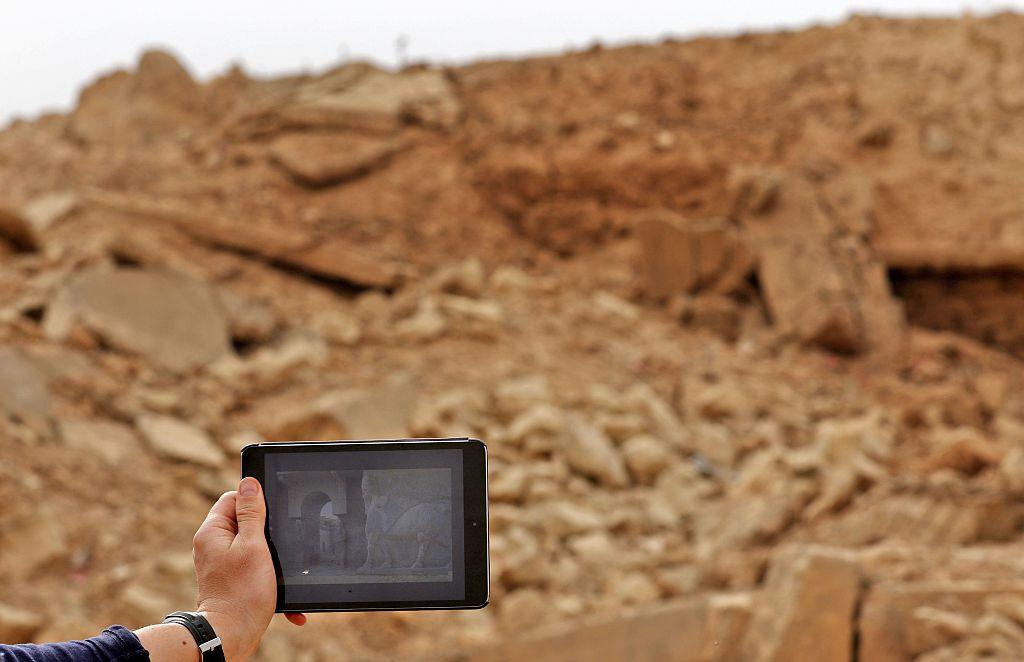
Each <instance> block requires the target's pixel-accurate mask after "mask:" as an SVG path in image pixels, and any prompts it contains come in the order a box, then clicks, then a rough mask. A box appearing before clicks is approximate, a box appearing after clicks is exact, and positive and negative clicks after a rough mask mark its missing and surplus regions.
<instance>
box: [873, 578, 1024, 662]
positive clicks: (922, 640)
mask: <svg viewBox="0 0 1024 662" xmlns="http://www.w3.org/2000/svg"><path fill="white" fill-rule="evenodd" d="M995 598H1007V599H1017V600H1020V599H1024V583H1022V582H1021V581H1019V580H1016V581H1013V580H1001V581H984V580H964V581H942V580H932V581H919V582H907V583H901V582H894V581H891V582H882V583H879V584H876V585H874V586H872V587H871V589H870V590H869V591H868V592H867V594H866V596H865V598H864V604H863V606H862V609H861V614H862V615H861V619H860V642H861V646H860V655H861V659H863V660H872V661H874V662H897V661H900V662H902V661H903V660H907V659H914V658H916V657H917V656H918V655H921V654H923V653H925V652H927V651H929V650H932V649H934V648H936V647H937V646H941V645H943V644H944V643H948V642H949V640H950V632H949V630H948V628H949V626H948V625H946V626H944V627H943V628H940V629H937V628H936V627H935V623H934V622H933V621H930V620H929V619H921V618H920V615H921V612H920V611H919V610H920V609H921V608H922V607H928V608H932V609H941V610H942V611H943V612H947V613H949V614H954V617H953V619H954V620H955V621H959V620H960V618H963V617H966V618H968V619H973V618H975V617H978V616H981V615H982V613H983V612H984V609H985V605H986V602H988V601H991V600H993V599H995ZM956 615H959V617H958V616H956ZM947 620H948V619H947ZM954 629H955V628H954Z"/></svg>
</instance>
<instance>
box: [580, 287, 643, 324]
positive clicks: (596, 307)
mask: <svg viewBox="0 0 1024 662" xmlns="http://www.w3.org/2000/svg"><path fill="white" fill-rule="evenodd" d="M591 305H592V308H593V311H594V313H596V315H595V317H596V318H597V319H600V320H605V321H608V322H613V323H614V322H618V323H620V324H634V323H636V321H637V320H638V319H640V309H639V308H637V307H636V306H635V305H633V304H631V303H629V302H628V301H624V300H623V299H620V298H619V297H617V296H615V295H614V294H612V293H611V292H603V291H602V292H598V293H597V294H595V295H594V297H593V299H591Z"/></svg>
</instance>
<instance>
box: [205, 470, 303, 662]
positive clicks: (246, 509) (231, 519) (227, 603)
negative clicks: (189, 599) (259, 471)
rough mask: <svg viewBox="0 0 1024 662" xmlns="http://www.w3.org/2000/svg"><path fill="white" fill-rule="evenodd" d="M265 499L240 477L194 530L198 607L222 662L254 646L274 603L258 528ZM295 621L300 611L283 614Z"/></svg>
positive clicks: (246, 653)
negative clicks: (235, 488) (215, 638)
mask: <svg viewBox="0 0 1024 662" xmlns="http://www.w3.org/2000/svg"><path fill="white" fill-rule="evenodd" d="M266 517H267V507H266V502H265V501H264V499H263V491H262V488H261V487H260V484H259V481H257V480H256V479H255V478H245V479H243V480H242V482H241V483H239V485H238V491H237V492H226V493H224V494H223V495H222V496H221V497H220V499H218V500H217V503H215V504H214V505H213V508H211V509H210V514H209V515H207V516H206V520H205V521H204V522H203V523H202V525H201V526H200V527H199V530H198V531H196V535H195V538H194V539H193V541H192V557H193V561H194V562H195V566H196V578H197V580H198V583H199V596H198V602H199V611H200V612H201V613H202V614H203V615H204V616H206V619H207V620H208V621H210V624H211V625H213V628H214V630H216V631H217V636H219V637H220V638H221V642H222V643H223V646H224V656H225V658H226V659H227V660H228V662H235V661H236V660H245V659H247V658H249V656H251V655H252V654H253V653H254V652H256V649H257V648H258V647H259V644H260V639H261V638H262V637H263V633H264V632H266V630H267V626H269V625H270V619H271V617H272V616H273V615H274V607H275V605H276V604H277V577H276V575H275V573H274V565H273V562H272V561H271V558H270V548H269V547H268V546H267V539H266V536H264V533H263V528H264V523H265V522H266ZM286 617H287V618H288V620H289V621H291V622H292V623H294V624H296V625H304V624H305V623H306V616H305V614H286Z"/></svg>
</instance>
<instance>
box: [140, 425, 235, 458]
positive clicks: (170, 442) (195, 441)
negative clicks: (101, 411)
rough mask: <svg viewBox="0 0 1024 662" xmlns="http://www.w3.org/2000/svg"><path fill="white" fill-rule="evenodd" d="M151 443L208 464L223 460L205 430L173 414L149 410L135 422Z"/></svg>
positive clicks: (165, 453) (160, 449)
mask: <svg viewBox="0 0 1024 662" xmlns="http://www.w3.org/2000/svg"><path fill="white" fill-rule="evenodd" d="M135 423H136V425H137V426H138V428H139V431H140V432H142V436H143V437H145V439H146V441H147V442H148V443H149V445H150V446H151V447H152V448H153V450H155V451H156V452H158V453H159V454H161V455H163V456H165V457H169V458H171V459H172V460H182V461H185V462H192V463H193V464H201V465H203V466H207V467H220V466H222V465H223V464H224V453H222V452H221V450H220V448H218V447H217V445H216V444H214V443H213V441H212V440H211V439H210V436H209V435H208V434H207V433H206V431H204V430H202V429H201V428H198V427H196V426H194V425H191V424H189V423H186V422H185V421H181V420H178V419H176V418H172V417H170V416H157V415H151V414H147V415H144V416H140V417H139V418H138V420H137V421H136V422H135Z"/></svg>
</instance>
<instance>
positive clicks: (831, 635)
mask: <svg viewBox="0 0 1024 662" xmlns="http://www.w3.org/2000/svg"><path fill="white" fill-rule="evenodd" d="M860 581H861V580H860V570H859V568H858V566H857V563H856V562H855V559H854V557H853V555H852V554H851V553H849V552H844V551H841V550H837V549H829V548H815V547H805V548H796V549H793V550H789V551H787V552H784V553H782V554H781V555H779V556H778V557H776V559H775V562H774V563H773V564H772V566H771V569H770V570H769V573H768V577H767V579H766V581H765V588H764V590H763V592H762V594H761V595H760V596H759V598H758V600H759V602H758V604H757V606H756V608H755V611H754V617H753V620H752V622H751V624H750V629H749V631H748V632H747V639H746V649H747V651H748V653H747V655H748V657H747V659H749V660H759V661H763V662H768V661H778V662H782V661H783V660H817V661H819V662H852V660H853V657H852V655H853V633H854V613H855V610H856V607H857V602H858V599H859V594H860ZM867 659H874V658H867Z"/></svg>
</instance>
